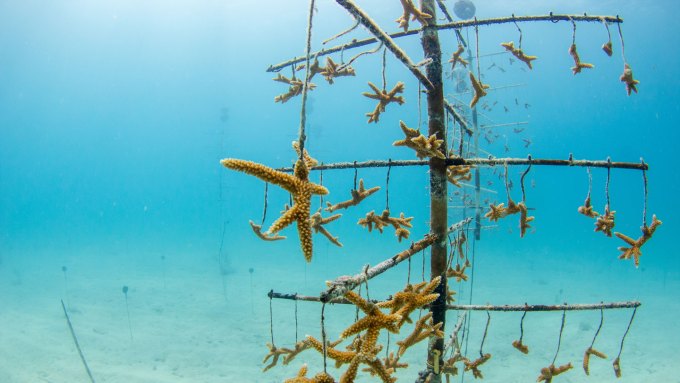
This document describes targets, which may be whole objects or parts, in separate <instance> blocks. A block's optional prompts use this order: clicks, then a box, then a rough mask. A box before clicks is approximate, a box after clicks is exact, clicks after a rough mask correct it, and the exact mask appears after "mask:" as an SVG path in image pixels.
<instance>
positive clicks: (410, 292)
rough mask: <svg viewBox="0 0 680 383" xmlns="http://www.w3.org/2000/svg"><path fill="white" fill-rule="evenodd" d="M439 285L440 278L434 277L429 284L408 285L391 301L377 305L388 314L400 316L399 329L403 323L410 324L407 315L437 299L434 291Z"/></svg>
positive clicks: (437, 295)
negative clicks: (387, 310)
mask: <svg viewBox="0 0 680 383" xmlns="http://www.w3.org/2000/svg"><path fill="white" fill-rule="evenodd" d="M440 283H441V277H436V278H434V279H432V280H431V281H430V282H421V283H418V284H416V285H411V284H408V285H406V287H405V288H404V290H402V291H399V292H397V293H395V294H394V296H393V297H392V299H390V300H388V301H384V302H380V303H378V306H379V307H381V308H389V309H391V310H390V314H398V315H400V316H401V320H400V321H399V324H398V325H399V327H401V326H402V325H403V324H404V322H408V323H411V318H410V317H409V315H410V314H411V313H412V312H413V311H415V310H416V309H418V308H421V307H423V306H426V305H429V304H430V303H432V302H434V301H435V300H436V299H437V298H438V297H439V294H438V293H434V290H435V289H436V288H437V286H439V284H440Z"/></svg>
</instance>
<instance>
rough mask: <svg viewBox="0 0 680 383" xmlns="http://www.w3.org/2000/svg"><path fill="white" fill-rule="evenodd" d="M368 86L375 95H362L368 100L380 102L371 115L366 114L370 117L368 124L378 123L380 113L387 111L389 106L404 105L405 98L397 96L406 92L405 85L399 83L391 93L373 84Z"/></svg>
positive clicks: (366, 93)
mask: <svg viewBox="0 0 680 383" xmlns="http://www.w3.org/2000/svg"><path fill="white" fill-rule="evenodd" d="M368 86H370V87H371V89H372V90H373V93H368V92H364V93H362V95H364V96H365V97H368V98H372V99H374V100H378V105H376V106H375V109H374V110H373V112H371V113H366V116H367V117H368V123H369V124H370V123H371V122H376V123H377V122H378V120H379V119H380V113H382V112H384V111H385V107H386V106H387V104H389V103H391V102H396V103H397V104H399V105H401V104H403V103H404V97H402V96H397V93H402V92H404V83H403V82H401V81H399V82H398V83H397V85H395V86H394V88H392V90H390V91H389V92H388V91H387V90H385V89H383V90H380V89H378V87H377V86H375V85H374V84H373V83H372V82H369V83H368Z"/></svg>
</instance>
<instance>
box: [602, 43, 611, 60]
mask: <svg viewBox="0 0 680 383" xmlns="http://www.w3.org/2000/svg"><path fill="white" fill-rule="evenodd" d="M602 50H603V51H604V53H606V54H607V56H609V57H612V54H613V53H614V47H613V46H612V41H611V40H609V41H607V42H606V43H604V44H602Z"/></svg>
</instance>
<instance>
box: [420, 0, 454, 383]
mask: <svg viewBox="0 0 680 383" xmlns="http://www.w3.org/2000/svg"><path fill="white" fill-rule="evenodd" d="M421 10H422V11H423V12H425V13H428V14H430V15H432V18H431V19H429V21H430V25H426V26H423V33H422V37H421V44H422V46H423V52H424V54H425V58H429V59H432V63H431V64H430V65H428V66H427V71H426V75H427V78H428V80H430V82H431V83H432V85H433V89H431V90H429V92H428V93H427V116H428V134H429V135H432V134H434V135H436V136H437V138H438V139H440V140H444V147H445V148H446V147H447V146H446V135H445V128H444V118H445V115H444V90H443V85H442V59H441V56H442V53H441V47H440V45H439V34H438V33H437V29H436V28H434V27H433V26H434V24H436V20H437V15H436V11H435V1H434V0H422V2H421ZM447 196H448V193H447V180H446V163H445V161H444V160H442V159H438V158H431V159H430V232H431V233H432V234H433V235H436V236H438V237H439V240H438V241H437V242H435V243H434V244H433V245H432V247H431V256H430V278H435V277H437V276H444V274H445V273H446V258H447V249H446V246H447V243H446V229H447V226H448V221H447ZM447 290H448V289H447V286H446V277H445V276H444V277H443V278H442V281H441V283H440V285H439V287H438V288H437V290H436V292H437V293H439V298H437V300H436V301H434V302H433V303H432V305H431V307H430V311H431V312H432V319H433V322H434V323H439V322H441V323H443V324H445V323H446V292H447ZM443 329H444V325H442V330H443ZM443 349H444V339H443V338H436V337H433V338H431V339H430V343H429V345H428V353H427V363H428V365H429V366H430V367H432V368H433V370H434V372H435V375H434V376H433V379H431V380H430V382H431V383H440V382H441V375H439V371H438V370H437V368H436V367H437V366H441V365H442V363H443V355H442V354H443Z"/></svg>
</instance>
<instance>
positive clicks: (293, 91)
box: [273, 73, 316, 104]
mask: <svg viewBox="0 0 680 383" xmlns="http://www.w3.org/2000/svg"><path fill="white" fill-rule="evenodd" d="M273 80H274V81H277V82H282V83H284V84H288V85H290V87H288V92H286V93H283V94H280V95H278V96H276V97H274V102H280V103H282V104H283V103H285V102H286V101H288V100H290V99H291V98H293V97H295V96H299V95H301V94H302V88H303V86H304V81H300V80H298V79H296V78H295V75H293V77H291V78H288V77H286V76H284V75H282V74H281V73H278V74H277V75H276V77H274V79H273ZM314 88H316V84H313V83H311V82H310V83H309V84H308V85H307V89H309V90H313V89H314Z"/></svg>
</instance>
